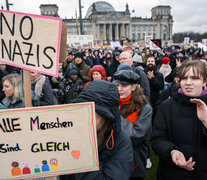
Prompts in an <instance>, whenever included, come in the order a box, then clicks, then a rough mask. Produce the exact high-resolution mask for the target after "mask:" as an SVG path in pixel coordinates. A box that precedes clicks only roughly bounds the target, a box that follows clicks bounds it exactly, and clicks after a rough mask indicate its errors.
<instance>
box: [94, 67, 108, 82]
mask: <svg viewBox="0 0 207 180" xmlns="http://www.w3.org/2000/svg"><path fill="white" fill-rule="evenodd" d="M95 71H98V72H99V73H100V74H101V79H103V80H106V71H105V69H104V67H103V66H102V65H95V66H93V67H92V69H91V71H90V77H91V81H93V72H95Z"/></svg>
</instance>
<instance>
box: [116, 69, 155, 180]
mask: <svg viewBox="0 0 207 180" xmlns="http://www.w3.org/2000/svg"><path fill="white" fill-rule="evenodd" d="M139 80H140V77H139V76H138V75H137V74H136V73H135V72H133V71H131V70H120V71H117V72H116V73H115V74H114V83H115V85H116V86H117V87H118V90H119V94H120V104H119V111H120V112H121V127H122V129H123V130H124V131H125V132H126V133H127V134H128V135H129V137H130V138H131V141H132V146H133V152H134V153H133V155H134V163H133V171H132V175H131V179H139V180H141V179H144V177H145V176H146V175H147V171H146V168H145V167H146V162H147V157H148V154H149V152H148V147H147V143H148V141H149V139H150V132H151V116H152V108H151V106H150V105H149V102H148V100H147V99H146V97H145V96H144V95H143V91H142V89H141V88H140V86H139V85H137V83H138V82H139Z"/></svg>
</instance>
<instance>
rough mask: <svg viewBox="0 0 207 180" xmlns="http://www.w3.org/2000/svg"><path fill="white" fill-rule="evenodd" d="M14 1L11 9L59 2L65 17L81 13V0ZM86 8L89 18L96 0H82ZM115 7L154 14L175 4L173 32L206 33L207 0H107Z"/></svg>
mask: <svg viewBox="0 0 207 180" xmlns="http://www.w3.org/2000/svg"><path fill="white" fill-rule="evenodd" d="M0 1H1V6H2V5H3V6H4V9H6V6H5V0H0ZM8 1H9V2H10V3H13V6H10V10H11V11H17V12H25V13H32V14H40V9H39V6H40V4H48V3H49V4H57V6H58V7H59V11H58V13H59V15H60V17H61V18H65V17H67V18H71V17H72V16H73V18H75V9H77V11H78V12H79V9H78V7H79V4H78V2H79V0H8ZM81 1H82V6H84V8H83V10H82V11H83V13H82V16H83V17H85V15H86V12H87V9H88V7H89V6H90V5H91V4H92V3H93V2H96V0H81ZM105 1H106V2H108V3H110V4H111V5H112V6H113V7H114V9H115V10H117V11H124V10H125V5H126V3H128V4H129V10H130V12H131V11H132V10H133V9H135V13H133V14H132V15H131V16H138V17H139V16H142V17H151V9H152V8H153V7H155V6H157V5H169V6H171V8H172V9H171V14H172V16H173V20H174V26H173V33H176V32H183V31H194V32H200V33H203V32H206V31H207V18H206V13H205V12H206V10H207V9H206V8H207V0H105Z"/></svg>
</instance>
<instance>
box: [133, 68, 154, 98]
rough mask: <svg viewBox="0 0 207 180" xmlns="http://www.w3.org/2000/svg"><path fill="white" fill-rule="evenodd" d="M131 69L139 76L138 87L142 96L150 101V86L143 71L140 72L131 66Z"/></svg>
mask: <svg viewBox="0 0 207 180" xmlns="http://www.w3.org/2000/svg"><path fill="white" fill-rule="evenodd" d="M132 68H133V69H134V72H136V73H137V74H138V75H139V76H140V86H141V87H142V89H143V92H144V95H145V96H146V97H147V99H148V100H150V84H149V81H148V79H147V75H146V73H145V72H144V71H142V70H141V69H140V68H139V67H136V68H135V67H134V65H132Z"/></svg>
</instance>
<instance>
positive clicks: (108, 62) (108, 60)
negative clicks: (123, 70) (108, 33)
mask: <svg viewBox="0 0 207 180" xmlns="http://www.w3.org/2000/svg"><path fill="white" fill-rule="evenodd" d="M111 63H112V57H111V53H109V52H108V53H107V54H106V56H105V58H104V59H103V64H102V66H103V67H104V69H105V71H106V74H107V75H108V74H109V68H110V65H111Z"/></svg>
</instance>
